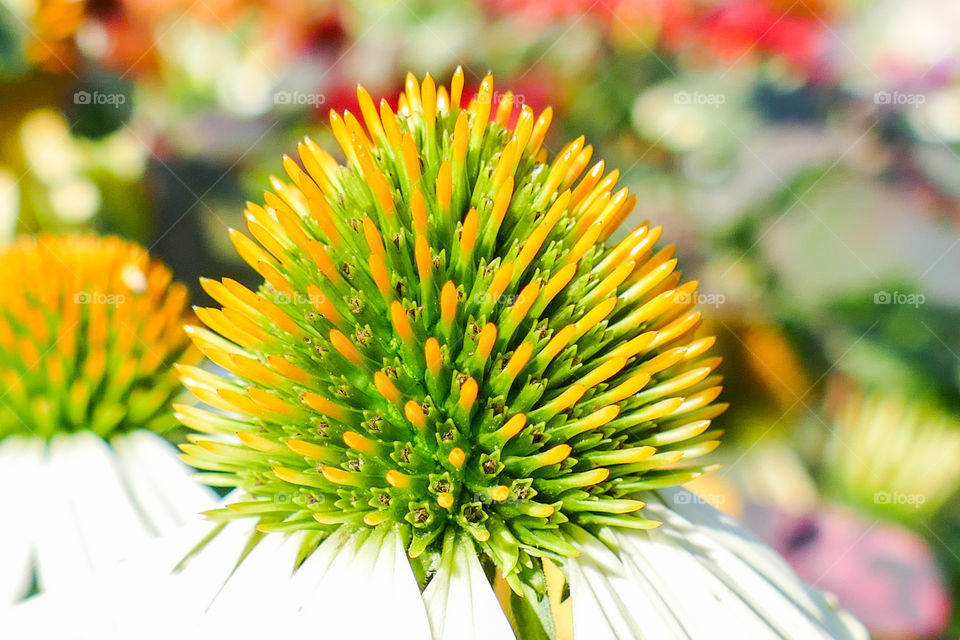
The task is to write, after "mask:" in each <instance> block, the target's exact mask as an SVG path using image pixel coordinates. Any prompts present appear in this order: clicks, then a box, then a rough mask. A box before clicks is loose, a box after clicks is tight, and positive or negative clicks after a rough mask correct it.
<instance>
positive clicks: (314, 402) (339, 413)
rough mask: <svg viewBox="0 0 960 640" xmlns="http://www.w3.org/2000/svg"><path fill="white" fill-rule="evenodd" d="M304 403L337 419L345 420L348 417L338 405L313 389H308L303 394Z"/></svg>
mask: <svg viewBox="0 0 960 640" xmlns="http://www.w3.org/2000/svg"><path fill="white" fill-rule="evenodd" d="M301 399H302V400H303V403H304V404H305V405H307V406H308V407H310V408H311V409H313V410H314V411H319V412H320V413H322V414H324V415H328V416H330V417H331V418H335V419H337V420H343V419H344V417H346V413H345V412H344V410H343V409H342V408H341V407H339V406H338V405H336V404H334V403H333V402H331V401H330V400H327V399H326V398H324V397H323V396H320V395H317V394H316V393H313V392H311V391H307V392H306V393H304V394H303V395H302V396H301Z"/></svg>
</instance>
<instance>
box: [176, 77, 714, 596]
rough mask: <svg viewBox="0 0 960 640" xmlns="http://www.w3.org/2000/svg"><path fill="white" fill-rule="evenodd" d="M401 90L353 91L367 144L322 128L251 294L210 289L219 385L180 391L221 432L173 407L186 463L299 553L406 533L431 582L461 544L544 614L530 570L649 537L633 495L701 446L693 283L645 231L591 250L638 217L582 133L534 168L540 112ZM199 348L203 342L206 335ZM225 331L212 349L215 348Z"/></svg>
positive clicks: (303, 150) (702, 382) (433, 91)
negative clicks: (362, 537)
mask: <svg viewBox="0 0 960 640" xmlns="http://www.w3.org/2000/svg"><path fill="white" fill-rule="evenodd" d="M462 88H463V75H462V73H461V72H460V71H458V72H457V73H456V74H455V75H454V77H453V81H452V84H451V87H450V89H449V91H448V90H447V89H446V88H445V87H437V86H435V84H434V81H433V80H432V79H431V78H430V77H429V76H427V77H426V78H425V79H424V81H423V83H422V85H420V84H418V82H417V80H416V79H414V77H413V76H408V77H407V81H406V91H405V92H404V93H403V94H402V95H401V96H400V101H399V110H398V113H394V112H393V111H392V110H391V108H390V106H389V105H388V104H387V103H386V102H385V101H384V102H381V104H380V106H379V109H378V108H377V107H376V106H374V104H373V102H372V101H371V99H370V96H369V95H368V94H367V92H366V91H364V90H363V89H362V88H361V89H359V90H358V95H359V98H360V105H361V110H362V117H363V120H364V124H365V126H364V125H361V123H360V122H359V121H358V120H357V118H356V117H354V115H352V114H350V113H344V114H343V115H342V116H341V115H339V114H336V113H331V115H330V123H331V126H332V128H333V133H334V135H335V136H336V139H337V140H338V142H339V143H340V146H341V147H342V150H343V153H344V154H345V156H346V159H347V163H346V165H340V164H338V163H337V162H336V161H335V160H334V159H333V158H332V157H331V156H330V155H329V154H328V153H327V152H325V151H324V150H322V149H320V148H319V147H318V146H317V145H316V144H315V143H314V142H312V141H311V140H309V139H307V140H305V141H304V142H303V143H301V144H300V145H299V154H300V161H301V163H302V166H301V165H300V164H298V163H297V162H295V161H294V160H292V159H291V158H284V168H285V169H286V172H287V174H288V175H289V178H290V181H289V182H285V181H283V180H280V179H276V178H274V179H273V180H272V186H273V191H268V192H266V193H264V202H265V204H264V206H259V205H256V204H249V205H248V208H247V211H246V218H247V222H248V228H249V231H250V233H251V235H252V236H253V237H254V238H255V239H256V242H254V241H253V240H251V239H250V238H249V237H248V236H246V235H243V234H241V233H238V232H232V238H233V241H234V244H235V246H236V248H237V250H238V252H239V253H240V255H241V256H242V257H243V258H244V259H245V260H246V261H247V262H248V263H249V264H250V265H251V266H252V267H253V268H254V269H256V271H257V272H258V273H259V274H260V275H261V276H262V277H263V279H264V281H265V282H264V284H263V286H262V287H260V289H259V291H258V292H253V291H250V290H248V289H246V288H244V287H243V286H241V285H240V284H239V283H237V282H235V281H233V280H229V279H224V280H223V281H221V282H216V281H212V280H206V281H204V282H203V286H204V287H205V289H206V291H207V292H208V293H209V294H210V295H211V296H212V297H213V298H215V299H216V300H217V301H218V302H219V303H220V304H221V305H222V309H198V310H197V315H198V317H199V318H200V319H201V320H202V321H203V322H204V323H205V324H206V325H207V326H208V327H209V328H210V329H212V330H213V332H211V331H208V330H206V329H202V328H193V329H191V330H190V333H191V335H192V337H193V339H194V341H195V343H196V344H197V345H198V346H199V347H200V349H201V350H202V351H203V352H204V353H205V354H206V355H207V356H208V357H209V358H210V359H211V360H212V361H213V362H215V363H216V364H218V365H220V366H222V367H224V368H226V369H228V370H230V371H232V372H233V373H234V374H235V376H236V377H234V378H232V379H230V380H227V379H223V378H220V377H216V376H213V375H210V374H209V373H206V372H204V371H202V370H199V369H196V368H191V367H187V368H184V376H183V379H184V381H185V383H186V385H187V386H188V387H189V388H190V389H191V390H192V392H193V393H194V394H195V395H196V396H197V397H198V398H199V399H200V400H201V401H203V402H204V403H206V404H208V405H210V406H211V407H214V408H216V409H218V410H220V411H225V412H228V414H229V415H224V414H222V413H219V412H212V411H207V410H202V409H197V408H189V407H180V408H179V417H180V419H181V420H182V421H183V422H184V423H185V424H187V425H189V426H191V427H193V428H195V429H197V430H199V431H202V432H206V433H213V434H230V435H233V434H237V435H238V436H239V442H236V443H234V444H230V443H226V442H224V441H223V440H222V439H220V438H216V439H207V438H204V437H202V436H198V437H195V438H194V440H193V442H194V444H191V445H185V446H184V447H183V449H184V451H185V458H186V460H187V461H188V462H190V463H191V464H193V465H194V466H196V467H199V468H201V469H205V470H208V471H209V472H210V473H208V474H205V478H206V481H207V482H209V483H211V484H214V485H221V486H237V487H240V488H242V489H243V491H244V492H245V493H246V494H248V495H249V500H246V501H243V502H238V503H236V504H232V505H230V506H229V507H227V508H224V509H223V510H220V511H217V512H214V513H212V514H211V515H212V516H214V517H215V518H222V519H230V518H235V517H243V516H254V517H257V518H259V529H260V530H261V531H301V530H306V531H308V532H309V534H308V535H307V536H306V538H305V543H304V549H303V554H304V555H306V554H307V553H309V552H310V551H312V549H313V548H314V547H316V546H317V545H318V544H319V543H320V542H321V540H323V539H324V538H325V537H327V536H328V535H329V534H331V533H332V532H333V531H335V530H336V529H338V528H339V527H357V528H364V527H368V528H369V527H382V528H387V529H391V528H394V527H399V529H400V530H401V531H402V535H403V538H404V541H405V545H406V549H407V553H408V556H409V557H410V558H411V560H412V562H413V565H414V568H415V573H416V574H417V575H418V576H419V577H420V579H421V583H422V582H424V581H425V580H426V579H427V576H428V575H429V574H430V573H431V571H432V569H434V568H435V567H436V564H435V563H436V561H437V559H438V556H439V555H440V554H441V551H442V549H443V548H444V541H445V539H447V540H448V541H449V539H450V538H451V537H452V536H457V535H458V534H459V535H466V536H468V537H469V538H472V540H474V541H475V543H476V544H477V545H478V547H479V548H480V549H482V551H483V552H484V553H485V554H486V556H487V558H488V559H489V561H490V562H492V563H493V564H494V565H495V566H496V568H497V569H499V571H500V573H501V574H502V575H503V576H504V578H505V579H506V580H507V582H508V583H509V584H510V585H511V586H512V587H513V589H514V590H515V591H516V592H517V593H526V592H528V591H527V590H529V589H530V588H533V589H535V590H536V591H537V592H538V593H539V594H542V593H543V585H544V582H543V579H542V577H543V574H542V568H541V563H540V561H539V557H541V556H547V557H553V558H557V559H560V558H563V557H566V556H572V555H576V554H577V553H578V550H577V548H576V546H575V545H574V544H573V540H574V537H575V536H576V534H577V532H578V531H580V528H586V529H589V530H598V529H600V528H602V527H608V526H609V527H622V528H629V529H646V528H650V527H654V526H656V525H657V522H656V521H654V520H651V519H648V518H646V517H645V516H644V514H643V507H644V504H643V502H641V501H639V500H637V499H635V497H634V494H635V493H636V492H638V491H641V490H647V489H655V488H660V487H665V486H669V485H674V484H677V483H682V482H684V481H686V480H688V479H690V478H692V477H694V476H696V475H698V474H699V473H701V471H702V467H701V466H698V465H696V464H693V463H690V462H688V461H691V460H693V459H695V458H697V457H698V456H700V455H702V454H704V453H707V452H709V451H711V450H712V449H714V448H715V446H716V445H717V441H716V437H717V435H718V432H717V431H715V430H710V429H709V425H710V420H711V418H713V417H715V416H716V415H717V414H719V413H720V412H721V411H722V410H723V406H722V405H716V404H711V403H712V402H713V400H714V399H715V398H716V397H717V395H718V393H719V391H720V388H719V387H718V386H717V385H718V383H719V378H718V377H716V376H713V375H711V372H712V371H713V370H714V368H715V367H716V366H717V364H718V362H719V359H718V358H711V357H708V356H707V355H706V352H707V351H708V349H709V348H710V346H711V345H712V344H713V338H711V337H702V338H697V337H694V331H695V329H696V328H697V325H698V323H699V320H700V314H699V313H698V312H697V311H695V310H693V309H692V305H693V301H694V299H695V296H694V295H693V293H694V291H695V289H696V283H687V284H682V285H681V284H680V280H681V276H680V273H679V272H677V271H676V270H675V266H676V260H674V259H672V249H669V248H668V249H665V250H663V251H660V252H659V253H655V252H654V245H655V243H656V242H657V240H658V238H659V236H660V229H659V228H653V227H650V226H648V225H641V226H640V227H638V228H636V229H635V230H633V231H632V232H631V233H629V234H628V235H627V236H626V237H625V238H624V239H623V240H622V241H620V242H617V243H614V244H608V242H607V240H608V238H609V237H610V236H611V234H612V233H613V232H614V230H615V229H616V227H617V226H618V225H619V223H620V222H621V221H622V220H623V219H624V218H625V217H626V216H627V215H628V213H629V212H630V210H631V208H632V206H633V204H634V200H635V198H634V197H632V196H630V195H629V194H628V191H627V189H625V188H624V189H620V190H616V188H615V185H616V182H617V179H618V175H619V174H618V172H617V171H613V172H610V173H605V168H604V163H603V162H602V161H601V162H598V163H596V164H594V165H593V166H592V167H590V168H588V164H589V162H590V159H591V155H592V148H591V147H590V146H585V145H584V139H583V138H582V137H581V138H579V139H577V140H575V141H573V142H571V143H569V144H568V145H566V146H565V147H564V148H563V149H561V150H560V151H559V153H557V154H556V155H555V157H554V158H553V159H552V160H550V159H548V155H549V154H548V152H547V150H546V149H545V148H544V146H543V142H544V136H545V135H546V132H547V127H548V125H549V123H550V118H551V111H550V109H547V110H545V111H544V112H543V113H541V114H540V115H539V117H535V115H534V113H533V112H532V111H531V109H530V108H529V107H527V106H522V107H521V108H520V110H519V115H518V117H517V120H516V126H515V127H513V129H509V128H507V123H508V122H509V121H510V118H511V114H512V111H513V109H514V105H513V96H512V95H511V94H510V93H506V94H505V95H504V97H503V99H502V100H501V101H500V102H499V106H498V107H497V108H496V112H495V114H494V117H493V120H492V121H491V119H490V116H491V108H492V107H491V103H492V98H493V96H494V92H493V84H492V79H491V78H490V77H487V78H485V79H484V80H483V82H482V84H481V86H480V91H479V94H478V95H477V96H476V98H475V99H474V100H472V101H471V102H470V104H469V106H467V107H466V108H461V92H462ZM214 332H215V333H214ZM216 334H220V335H219V336H218V335H216Z"/></svg>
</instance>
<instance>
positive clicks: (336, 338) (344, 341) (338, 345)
mask: <svg viewBox="0 0 960 640" xmlns="http://www.w3.org/2000/svg"><path fill="white" fill-rule="evenodd" d="M330 344H331V345H333V348H334V349H336V350H337V353H339V354H340V355H342V356H343V357H344V358H346V359H347V360H348V361H349V362H351V363H353V364H355V365H360V364H361V363H362V362H363V356H362V355H361V354H360V352H359V351H358V350H357V348H356V347H355V346H353V343H352V342H350V339H349V338H347V336H345V335H343V333H341V332H340V331H338V330H337V329H333V330H332V331H330Z"/></svg>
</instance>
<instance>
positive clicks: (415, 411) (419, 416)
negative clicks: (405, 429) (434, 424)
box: [403, 400, 427, 429]
mask: <svg viewBox="0 0 960 640" xmlns="http://www.w3.org/2000/svg"><path fill="white" fill-rule="evenodd" d="M403 413H404V415H405V416H406V417H407V420H409V421H410V423H411V424H412V425H413V426H415V427H416V428H417V429H424V428H426V426H427V416H426V415H425V414H424V413H423V408H422V407H421V406H420V404H419V403H417V402H416V401H414V400H408V401H407V403H406V404H405V405H403Z"/></svg>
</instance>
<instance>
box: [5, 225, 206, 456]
mask: <svg viewBox="0 0 960 640" xmlns="http://www.w3.org/2000/svg"><path fill="white" fill-rule="evenodd" d="M0 273H2V274H3V278H4V284H3V286H2V287H0V380H2V387H3V389H4V394H3V398H2V402H0V438H3V437H4V436H7V435H10V434H17V433H22V434H32V435H36V436H40V437H43V438H49V437H51V436H53V435H55V434H58V433H61V432H73V431H81V430H90V431H93V432H94V433H96V434H98V435H100V436H102V437H104V438H108V437H109V436H110V435H111V434H113V433H115V432H117V431H131V430H134V429H141V428H145V429H150V430H158V429H161V428H164V427H169V426H171V425H172V424H175V421H173V420H172V419H171V417H170V416H169V403H170V401H171V399H172V397H173V396H174V395H175V394H176V393H177V391H178V382H177V379H176V375H175V374H174V373H173V372H172V371H171V370H170V369H171V366H172V364H173V363H174V362H177V361H180V360H182V359H184V358H189V359H191V360H195V359H196V355H195V354H196V352H195V351H194V350H193V349H192V347H191V346H190V342H189V340H187V339H186V338H185V337H184V336H183V335H182V334H183V332H182V322H183V321H184V320H185V318H186V314H185V311H186V305H187V290H186V288H185V287H184V286H183V285H181V284H171V279H172V274H171V272H170V270H169V269H167V267H165V266H164V265H163V264H161V263H160V262H158V261H156V260H152V259H151V258H150V257H149V256H148V255H147V252H146V251H144V250H143V249H142V248H141V247H139V246H138V245H136V244H133V243H130V242H126V241H124V240H121V239H119V238H100V237H97V236H50V235H43V236H40V237H38V238H29V237H24V238H21V239H19V240H17V241H16V242H15V243H14V244H13V245H11V246H10V247H8V248H7V249H6V250H4V251H3V252H2V253H0Z"/></svg>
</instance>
